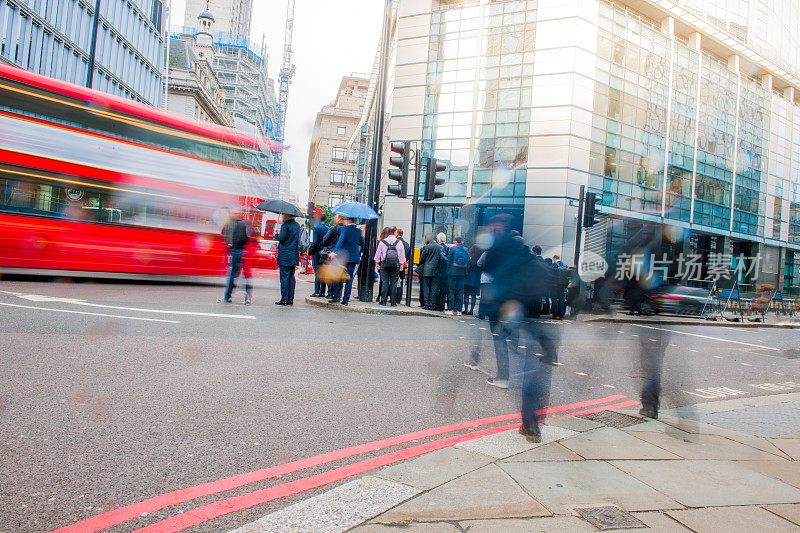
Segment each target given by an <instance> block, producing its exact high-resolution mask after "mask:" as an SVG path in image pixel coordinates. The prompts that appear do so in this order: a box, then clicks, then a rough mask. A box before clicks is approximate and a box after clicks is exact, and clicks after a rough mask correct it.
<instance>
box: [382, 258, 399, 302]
mask: <svg viewBox="0 0 800 533" xmlns="http://www.w3.org/2000/svg"><path fill="white" fill-rule="evenodd" d="M399 276H400V269H399V268H384V267H381V295H380V299H381V302H383V303H386V300H387V298H391V301H392V305H397V278H398V277H399Z"/></svg>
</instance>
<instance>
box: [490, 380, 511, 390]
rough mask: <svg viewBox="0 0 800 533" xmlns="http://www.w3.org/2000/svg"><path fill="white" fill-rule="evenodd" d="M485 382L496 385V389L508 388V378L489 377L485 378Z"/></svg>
mask: <svg viewBox="0 0 800 533" xmlns="http://www.w3.org/2000/svg"><path fill="white" fill-rule="evenodd" d="M486 383H488V384H489V385H491V386H493V387H497V388H498V389H507V388H508V380H507V379H496V378H489V379H487V380H486Z"/></svg>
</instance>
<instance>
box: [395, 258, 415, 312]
mask: <svg viewBox="0 0 800 533" xmlns="http://www.w3.org/2000/svg"><path fill="white" fill-rule="evenodd" d="M410 268H412V265H411V264H409V265H408V268H406V269H404V270H401V271H400V277H399V278H398V280H397V303H402V302H403V288H404V284H405V281H406V272H408V271H409V269H410Z"/></svg>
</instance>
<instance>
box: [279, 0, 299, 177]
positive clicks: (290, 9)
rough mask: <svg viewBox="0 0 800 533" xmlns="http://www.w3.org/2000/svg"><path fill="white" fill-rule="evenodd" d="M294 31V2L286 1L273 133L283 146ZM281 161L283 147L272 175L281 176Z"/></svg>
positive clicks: (292, 74) (292, 71) (292, 66)
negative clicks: (284, 28)
mask: <svg viewBox="0 0 800 533" xmlns="http://www.w3.org/2000/svg"><path fill="white" fill-rule="evenodd" d="M293 29H294V0H288V2H287V4H286V34H285V35H284V38H283V63H282V64H281V72H280V76H278V79H279V80H280V88H279V89H278V127H277V128H276V131H275V140H276V141H277V142H278V143H280V144H283V143H284V136H285V135H284V134H285V132H286V107H287V105H288V104H289V84H290V83H292V77H293V76H294V70H295V69H294V65H293V64H292V30H293ZM282 160H283V147H282V146H281V147H279V148H278V150H277V151H276V152H275V169H274V174H275V175H276V176H281V163H282Z"/></svg>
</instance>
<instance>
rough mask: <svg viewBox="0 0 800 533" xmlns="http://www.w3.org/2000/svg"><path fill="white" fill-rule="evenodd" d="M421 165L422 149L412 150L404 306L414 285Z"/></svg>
mask: <svg viewBox="0 0 800 533" xmlns="http://www.w3.org/2000/svg"><path fill="white" fill-rule="evenodd" d="M420 167H422V150H420V149H417V150H416V151H415V152H414V196H413V197H412V198H411V243H410V244H411V258H410V259H409V258H406V259H407V260H408V272H406V278H408V289H406V306H407V307H411V287H413V286H414V247H415V246H416V245H417V208H418V206H419V175H420V170H419V169H420Z"/></svg>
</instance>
